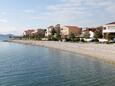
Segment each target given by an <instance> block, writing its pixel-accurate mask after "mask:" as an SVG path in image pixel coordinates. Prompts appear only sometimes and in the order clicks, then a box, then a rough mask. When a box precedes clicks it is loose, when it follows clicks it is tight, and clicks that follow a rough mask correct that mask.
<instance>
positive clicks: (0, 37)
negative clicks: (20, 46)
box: [0, 34, 13, 40]
mask: <svg viewBox="0 0 115 86" xmlns="http://www.w3.org/2000/svg"><path fill="white" fill-rule="evenodd" d="M10 37H13V35H12V34H6V35H4V34H0V40H7V39H9V38H10Z"/></svg>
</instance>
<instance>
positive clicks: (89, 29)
mask: <svg viewBox="0 0 115 86" xmlns="http://www.w3.org/2000/svg"><path fill="white" fill-rule="evenodd" d="M95 31H96V28H84V29H82V34H81V37H84V34H86V33H87V34H89V38H94V34H95Z"/></svg>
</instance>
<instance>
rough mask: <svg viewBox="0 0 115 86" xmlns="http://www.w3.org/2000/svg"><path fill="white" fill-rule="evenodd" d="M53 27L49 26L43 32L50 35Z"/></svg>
mask: <svg viewBox="0 0 115 86" xmlns="http://www.w3.org/2000/svg"><path fill="white" fill-rule="evenodd" d="M53 29H54V26H49V27H48V28H47V30H46V32H45V36H49V35H51V32H52V30H53Z"/></svg>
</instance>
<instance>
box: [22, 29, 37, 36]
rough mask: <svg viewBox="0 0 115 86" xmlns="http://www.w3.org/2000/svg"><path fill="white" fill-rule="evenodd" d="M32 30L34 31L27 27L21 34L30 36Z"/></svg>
mask: <svg viewBox="0 0 115 86" xmlns="http://www.w3.org/2000/svg"><path fill="white" fill-rule="evenodd" d="M34 32H35V30H33V29H29V30H26V31H24V33H23V35H25V36H31V35H32V34H33V33H34Z"/></svg>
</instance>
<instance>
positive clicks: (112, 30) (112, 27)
mask: <svg viewBox="0 0 115 86" xmlns="http://www.w3.org/2000/svg"><path fill="white" fill-rule="evenodd" d="M103 27H104V29H103V36H104V38H108V36H109V35H112V36H113V37H115V22H112V23H108V24H106V25H104V26H103Z"/></svg>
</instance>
